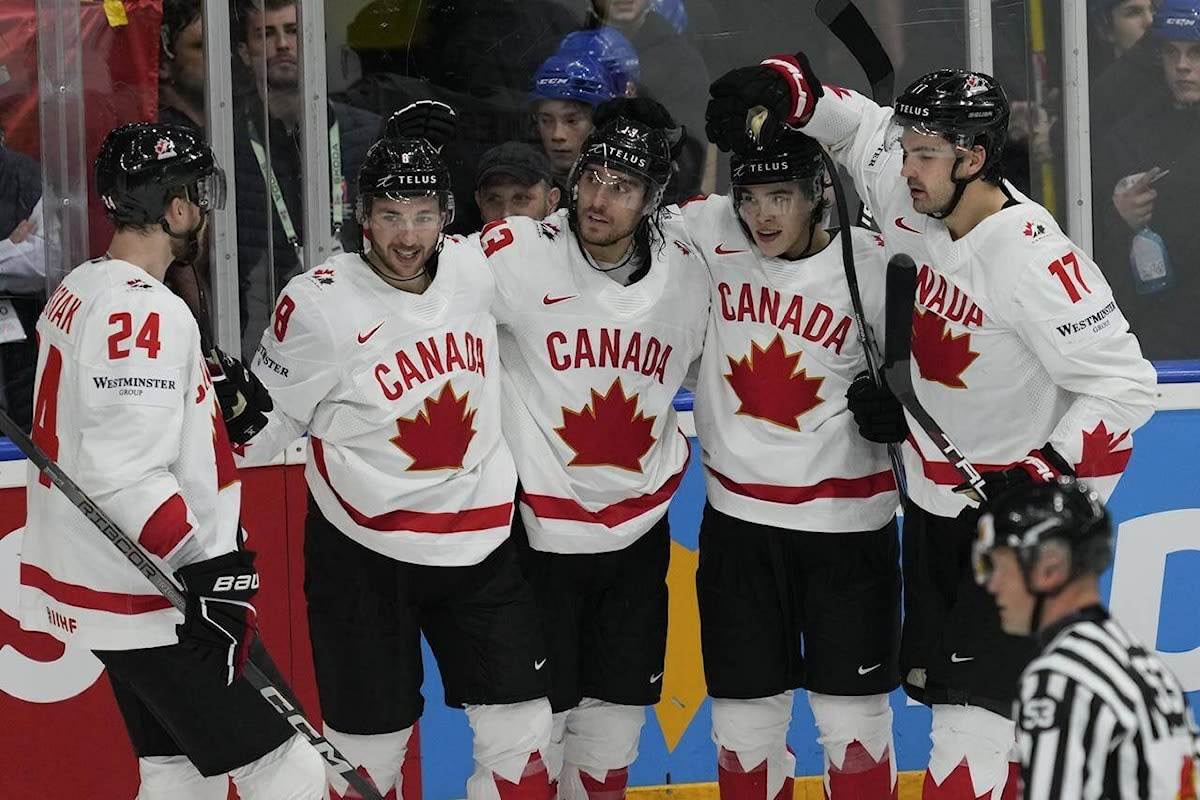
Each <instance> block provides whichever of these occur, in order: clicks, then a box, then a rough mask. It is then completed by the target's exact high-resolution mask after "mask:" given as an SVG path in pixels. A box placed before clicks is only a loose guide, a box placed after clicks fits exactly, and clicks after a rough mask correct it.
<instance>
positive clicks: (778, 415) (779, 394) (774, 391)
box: [725, 334, 825, 431]
mask: <svg viewBox="0 0 1200 800" xmlns="http://www.w3.org/2000/svg"><path fill="white" fill-rule="evenodd" d="M803 355H804V352H803V351H796V352H795V353H789V352H788V351H787V348H786V347H784V345H783V337H782V336H781V335H780V334H775V338H774V339H772V340H771V343H770V344H769V345H767V346H766V348H763V347H760V346H759V344H758V342H751V345H750V353H749V354H748V355H746V356H743V357H742V358H740V359H738V360H737V361H734V360H733V356H729V355H727V356H725V358H726V359H728V361H729V373H728V374H726V375H725V380H727V381H729V386H730V388H732V389H733V392H734V394H736V395H737V398H738V400H739V401H740V405H739V406H738V410H737V413H739V414H745V415H746V416H750V417H755V418H757V419H761V420H764V421H766V422H773V423H775V424H776V425H780V426H782V427H784V428H788V429H789V430H793V431H798V430H800V417H801V415H803V414H805V413H807V412H809V411H811V410H812V409H814V408H816V407H817V406H819V405H820V404H821V403H823V402H825V399H824V398H822V397H821V396H820V395H818V394H817V391H818V390H819V389H820V388H821V384H822V383H824V382H825V378H824V377H820V378H810V377H808V370H807V369H798V367H799V364H800V359H801V357H802V356H803Z"/></svg>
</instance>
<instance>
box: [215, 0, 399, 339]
mask: <svg viewBox="0 0 1200 800" xmlns="http://www.w3.org/2000/svg"><path fill="white" fill-rule="evenodd" d="M239 17H240V19H239V20H238V21H237V24H236V25H235V33H236V34H237V35H238V37H239V41H238V44H237V52H238V56H239V57H240V59H241V61H242V63H243V65H244V66H246V67H248V68H249V70H250V71H251V72H253V73H254V88H255V91H254V92H253V93H244V94H242V95H240V96H238V97H237V98H236V99H237V100H238V101H239V102H237V103H236V104H235V119H234V129H233V131H234V135H233V144H234V170H235V176H236V189H237V208H238V269H239V276H240V284H241V286H240V290H241V292H240V293H241V301H242V343H243V347H242V350H243V355H244V356H245V357H246V358H247V359H250V358H251V357H252V356H253V355H254V351H255V349H256V348H257V346H258V341H259V340H260V339H261V338H262V332H263V330H264V328H266V325H267V320H268V319H269V316H270V312H271V309H272V308H273V307H274V300H275V297H276V295H278V293H279V290H280V289H282V288H283V286H284V285H285V284H286V283H287V282H288V280H290V279H291V278H292V277H293V276H294V275H296V274H298V273H299V272H301V271H303V270H304V269H306V268H307V265H306V264H305V261H304V257H303V246H304V214H303V207H302V205H303V203H302V199H303V195H304V178H305V174H306V171H307V169H306V168H308V167H310V166H312V164H311V163H309V164H306V163H305V162H304V159H303V155H302V153H301V150H300V123H301V117H302V114H303V111H304V101H303V98H302V97H301V96H300V64H299V61H298V58H297V55H298V53H297V46H298V39H299V31H298V28H297V22H296V0H243V5H242V7H241V11H240V14H239ZM264 87H265V89H266V92H265V95H266V97H265V98H264V97H263V89H264ZM327 117H328V120H329V149H330V154H329V159H328V162H327V163H328V166H327V167H326V168H327V169H329V170H330V183H331V190H332V197H331V199H330V226H331V229H332V231H333V232H334V234H335V241H334V245H335V247H338V246H341V247H342V248H344V249H350V248H354V247H357V245H358V238H359V237H360V236H361V232H360V231H359V229H358V226H357V224H356V223H355V221H354V208H353V198H355V197H357V196H358V189H357V186H356V185H355V182H356V180H357V176H358V168H359V166H360V165H361V164H362V160H363V157H364V156H365V155H366V152H367V149H368V148H369V147H370V146H371V145H372V144H374V143H375V140H376V138H377V137H378V134H379V130H380V125H381V121H380V118H379V117H378V116H376V115H375V114H372V113H370V112H368V111H363V110H361V109H357V108H354V107H352V106H347V105H343V104H341V103H329V108H328V114H327ZM272 184H273V185H275V186H277V187H278V189H277V191H272V190H271V188H270V187H271V185H272ZM265 218H269V219H270V223H269V225H264V224H263V221H264V219H265Z"/></svg>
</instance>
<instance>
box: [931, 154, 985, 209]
mask: <svg viewBox="0 0 1200 800" xmlns="http://www.w3.org/2000/svg"><path fill="white" fill-rule="evenodd" d="M962 160H963V157H962V156H955V157H954V166H953V167H951V169H950V174H951V175H952V176H953V175H954V173H955V172H957V171H958V167H959V165H960V164H962ZM981 175H983V169H982V168H981V169H980V170H979V172H976V173H975V174H974V175H972V176H971V177H969V178H954V177H951V180H952V181H954V195H953V196H952V197H951V198H950V202H949V203H947V204H946V205H945V206H944V207H943V208H941V209H940V210H938V211H930V212H929V216H931V217H933V218H934V219H945V218H946V217H948V216H950V215H951V214H953V213H954V209H956V208H958V201H959V200H962V196H963V192H965V191H966V190H967V184H969V183H970V182H971V181H974V180H977V179H978V178H979V177H980V176H981Z"/></svg>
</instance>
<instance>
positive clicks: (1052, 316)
mask: <svg viewBox="0 0 1200 800" xmlns="http://www.w3.org/2000/svg"><path fill="white" fill-rule="evenodd" d="M891 119H892V110H891V109H890V108H880V107H879V106H878V105H876V104H875V103H873V102H871V101H870V100H868V99H867V98H865V97H863V96H862V95H860V94H858V93H857V92H853V91H848V90H845V89H841V88H836V87H829V89H828V91H826V93H825V95H824V97H822V98H821V101H820V102H819V103H817V107H816V112H815V113H814V115H813V117H812V120H811V121H810V122H809V123H808V125H807V126H805V128H804V132H805V133H807V134H809V135H810V136H812V137H813V138H815V139H817V140H818V141H821V142H823V143H825V144H828V145H830V146H831V148H832V150H833V153H834V157H835V158H836V160H837V161H839V162H840V163H842V164H844V165H845V166H846V168H847V169H848V170H849V171H850V173H851V175H853V176H854V181H855V184H856V185H857V186H858V187H859V191H860V193H861V194H863V195H864V196H865V199H866V201H867V203H868V204H869V205H870V207H871V209H872V212H873V213H874V216H875V219H876V220H877V221H878V223H879V226H880V228H881V229H882V231H883V239H884V243H885V251H886V253H887V255H888V256H889V257H890V256H892V255H893V254H895V253H908V254H909V255H911V256H912V257H913V260H914V261H915V262H916V263H917V268H918V270H919V272H918V289H917V303H916V309H915V310H914V315H913V340H912V370H913V384H914V386H915V387H916V394H917V397H918V399H919V400H920V402H921V404H922V405H923V406H924V407H925V409H926V410H927V411H928V412H929V413H930V415H931V416H932V417H933V418H934V419H935V420H937V422H938V423H939V424H940V425H941V426H942V428H943V429H944V430H945V431H946V433H947V434H948V435H949V436H950V438H951V440H953V441H954V443H955V444H957V445H958V446H959V447H960V448H961V449H962V451H963V453H964V454H965V455H966V456H967V458H968V459H970V460H971V462H972V463H973V464H974V465H975V466H976V467H977V468H978V469H980V470H989V469H998V468H1003V467H1005V466H1007V465H1010V464H1012V463H1013V462H1015V461H1017V460H1019V459H1020V458H1022V457H1024V456H1025V455H1026V454H1027V453H1029V451H1030V450H1033V449H1034V448H1039V447H1041V446H1043V445H1044V444H1046V443H1047V442H1049V443H1050V444H1052V445H1053V446H1054V449H1055V450H1057V451H1058V452H1059V453H1060V454H1061V455H1062V456H1063V457H1064V458H1065V459H1066V460H1067V461H1069V462H1070V463H1071V464H1072V465H1073V466H1074V468H1075V471H1076V473H1077V475H1078V476H1079V477H1080V478H1084V479H1086V480H1087V481H1088V483H1089V484H1091V485H1092V486H1093V487H1095V488H1096V490H1097V491H1099V492H1100V493H1101V494H1102V495H1103V496H1104V497H1107V496H1108V495H1109V494H1110V493H1111V492H1112V490H1113V488H1115V486H1116V483H1117V480H1118V479H1119V478H1120V476H1121V473H1122V472H1123V471H1124V470H1125V465H1126V464H1127V463H1128V461H1129V457H1130V455H1131V453H1132V446H1133V438H1132V434H1133V431H1134V430H1136V429H1137V428H1138V427H1139V426H1141V425H1142V424H1143V423H1144V422H1145V421H1146V420H1147V419H1149V417H1150V415H1151V414H1152V413H1153V411H1154V398H1155V386H1156V376H1155V372H1154V367H1153V366H1152V365H1151V364H1150V362H1148V361H1147V360H1146V359H1144V358H1143V357H1142V353H1141V348H1140V347H1139V345H1138V342H1137V338H1136V337H1135V336H1134V335H1133V334H1132V333H1131V332H1130V330H1129V324H1128V322H1126V320H1125V317H1124V315H1123V314H1122V313H1121V310H1120V309H1119V308H1117V305H1116V302H1115V301H1114V300H1113V294H1112V290H1111V289H1110V288H1109V286H1108V283H1107V281H1105V279H1104V276H1103V274H1102V273H1101V272H1100V269H1099V268H1098V267H1097V266H1096V264H1095V263H1093V262H1092V260H1091V259H1090V258H1088V256H1087V255H1086V254H1085V253H1084V252H1083V251H1082V250H1080V249H1079V248H1078V247H1076V246H1075V245H1074V244H1073V243H1072V242H1071V241H1070V239H1068V238H1067V236H1066V235H1065V234H1064V233H1063V232H1062V230H1061V229H1060V228H1059V226H1058V223H1056V222H1055V221H1054V218H1053V217H1052V216H1051V215H1050V214H1049V212H1047V211H1046V210H1045V209H1044V208H1042V207H1041V206H1040V205H1038V204H1037V203H1035V202H1033V201H1032V200H1030V199H1029V198H1027V197H1024V196H1023V195H1021V194H1020V193H1019V192H1017V191H1016V189H1014V188H1013V187H1012V186H1011V185H1008V184H1006V189H1007V190H1008V192H1009V194H1010V195H1011V196H1012V197H1013V198H1014V199H1015V200H1017V201H1018V202H1016V203H1015V204H1010V205H1009V206H1007V207H1005V208H1004V209H1002V210H1001V211H999V212H997V213H995V214H992V215H991V216H989V217H987V218H986V219H984V220H983V222H981V223H980V224H979V225H977V226H976V227H975V228H974V229H973V230H971V232H970V233H968V234H967V235H966V236H964V237H963V238H961V239H959V240H958V241H955V240H953V239H951V237H950V233H949V231H948V230H947V229H946V226H945V225H944V224H943V223H942V222H940V221H938V220H936V219H934V218H932V217H929V216H926V215H924V214H919V213H917V212H915V211H914V210H913V207H912V202H911V198H910V196H909V193H908V187H907V182H906V180H905V178H903V177H902V176H901V175H900V169H901V166H902V157H901V155H902V154H901V151H900V150H899V149H898V148H897V147H895V146H894V145H892V144H891V143H889V142H887V141H885V139H886V137H887V135H888V129H889V125H890V123H891ZM909 428H910V429H911V436H910V438H909V440H908V442H907V443H906V446H905V459H904V460H905V467H906V469H907V473H908V487H909V491H910V493H911V495H912V499H913V500H914V501H916V503H917V504H918V505H920V506H921V507H922V508H924V509H925V510H926V511H930V512H932V513H935V514H939V515H942V516H950V517H952V516H955V515H957V514H958V513H959V511H961V510H962V509H963V508H964V507H965V506H966V505H967V501H966V500H965V499H964V498H963V497H962V496H960V495H957V494H955V493H954V492H953V491H952V489H953V487H954V486H955V485H957V484H959V483H960V482H961V480H962V479H961V478H960V477H959V476H958V474H957V473H956V472H955V470H954V469H953V467H952V466H951V465H950V464H949V463H948V462H947V461H946V459H945V458H944V457H943V456H942V454H941V453H940V451H938V449H937V448H936V447H935V446H934V445H933V443H932V442H931V441H930V439H929V438H928V437H927V436H926V435H925V434H924V432H923V431H922V430H921V429H920V426H918V425H917V424H916V422H915V421H914V420H912V418H911V417H910V418H909Z"/></svg>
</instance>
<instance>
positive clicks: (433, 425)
mask: <svg viewBox="0 0 1200 800" xmlns="http://www.w3.org/2000/svg"><path fill="white" fill-rule="evenodd" d="M493 291H494V290H493V282H492V277H491V271H490V270H489V269H488V266H487V264H486V263H485V262H484V259H483V256H482V255H481V254H480V252H479V249H478V248H477V247H475V246H474V245H472V244H469V243H467V242H464V241H463V240H461V239H459V238H457V237H447V238H446V240H445V246H444V248H443V249H442V253H441V255H440V256H439V258H438V267H437V275H436V277H435V278H434V280H433V283H432V284H430V286H429V288H428V289H426V290H425V292H424V293H423V294H411V293H409V292H405V291H401V290H399V289H396V288H393V287H391V286H389V285H387V284H386V283H384V281H383V280H382V279H381V278H379V277H378V276H377V275H376V274H375V273H374V272H373V271H372V270H371V268H370V266H369V265H368V264H366V263H365V262H364V261H363V257H362V256H361V255H359V254H357V253H346V254H342V255H337V256H334V257H332V258H330V259H329V260H328V261H326V262H325V263H324V264H322V265H321V266H319V267H317V268H315V269H312V270H309V271H308V272H306V273H304V274H302V275H298V276H296V277H295V278H293V279H292V280H291V281H290V282H289V283H288V285H287V286H286V287H285V288H284V290H283V292H281V293H280V295H279V302H278V303H277V305H276V307H275V313H274V317H273V322H272V324H271V326H269V327H268V328H267V330H266V331H265V332H264V333H263V338H262V344H261V345H260V346H259V349H258V352H257V353H256V354H255V357H254V365H253V370H254V373H255V374H256V375H257V376H258V377H259V379H260V380H262V382H263V384H264V385H265V386H266V387H267V389H268V390H269V391H270V393H271V399H272V400H273V401H274V404H275V410H274V411H273V412H272V413H271V418H270V422H269V424H268V425H267V427H266V428H265V429H264V430H263V431H262V432H261V433H259V434H258V435H257V436H256V437H255V438H254V439H252V440H251V442H250V443H249V445H247V446H246V448H245V449H244V452H243V460H242V462H241V463H243V464H245V465H249V464H257V463H263V462H265V461H269V460H270V459H271V458H273V457H274V456H275V455H276V454H277V453H279V451H280V450H282V449H283V448H284V447H285V446H287V444H288V443H289V442H291V441H293V440H294V439H295V438H296V436H298V435H299V434H300V433H301V432H302V431H304V430H307V431H308V432H309V438H308V463H307V466H306V467H305V476H306V477H307V479H308V487H309V490H310V491H311V492H312V495H313V498H314V499H315V500H316V503H317V505H318V507H320V509H321V512H322V513H323V514H324V515H325V517H326V519H328V520H329V521H330V522H331V523H332V524H333V525H335V526H336V527H337V528H338V530H340V531H341V532H342V533H344V534H346V535H347V536H349V537H350V538H351V539H354V540H355V541H356V542H358V543H360V544H362V545H363V546H365V547H369V548H371V549H372V550H375V551H377V552H379V553H382V554H384V555H386V556H389V557H391V558H394V559H397V560H399V561H406V562H409V563H413V564H423V565H429V566H466V565H470V564H476V563H479V562H480V561H482V560H483V559H484V558H485V557H486V556H487V555H488V553H490V552H492V551H493V550H494V549H496V547H498V546H499V545H500V543H501V542H503V541H504V539H505V538H506V537H507V536H508V532H509V526H510V525H511V523H512V511H513V495H514V493H515V492H516V482H517V478H516V470H515V468H514V466H513V461H512V456H511V455H510V453H509V450H508V446H507V445H506V444H505V442H504V440H503V439H502V438H501V435H500V376H499V366H500V364H499V356H498V353H497V349H496V322H495V320H494V319H493V318H492V315H491V312H490V311H489V310H488V309H489V306H490V305H491V302H492V295H493Z"/></svg>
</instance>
